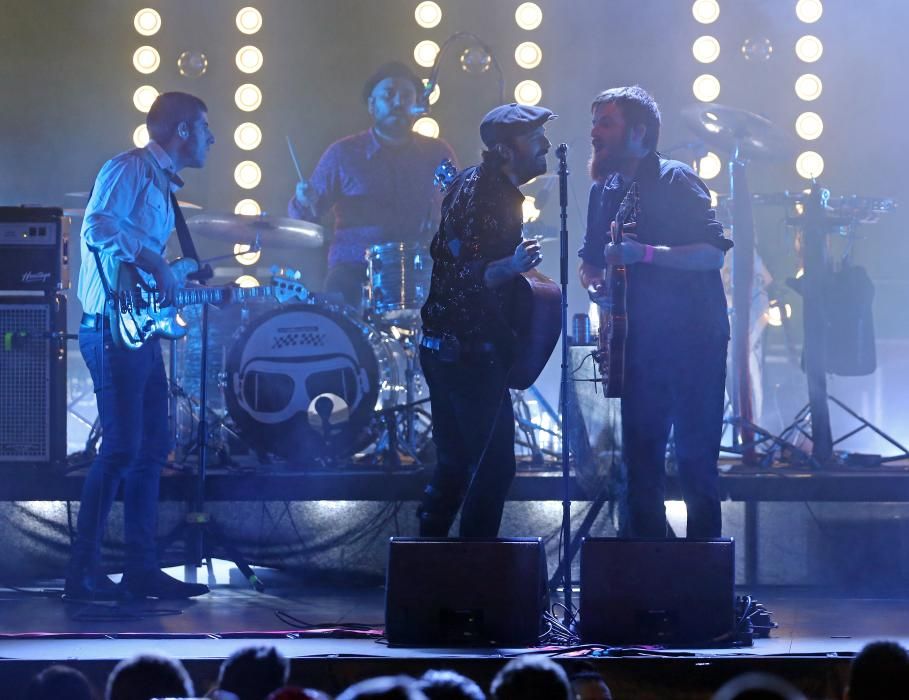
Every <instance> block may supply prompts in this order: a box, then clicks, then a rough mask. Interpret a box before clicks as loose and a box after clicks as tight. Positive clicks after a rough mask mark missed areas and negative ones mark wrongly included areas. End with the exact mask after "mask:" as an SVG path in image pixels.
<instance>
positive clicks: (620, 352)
mask: <svg viewBox="0 0 909 700" xmlns="http://www.w3.org/2000/svg"><path fill="white" fill-rule="evenodd" d="M639 216H640V198H639V195H638V183H637V182H632V183H631V187H629V188H628V191H627V192H626V193H625V197H624V198H623V199H622V203H621V204H620V205H619V210H618V212H617V213H616V217H615V233H614V234H613V242H614V243H621V242H622V231H623V230H624V228H625V227H626V226H627V225H629V224H632V223H636V222H637V220H638V218H639ZM605 287H606V296H605V299H604V301H603V302H601V303H599V306H600V330H599V332H598V333H597V350H596V352H595V353H594V359H595V360H596V362H597V364H598V365H599V368H600V375H601V377H602V381H603V393H604V394H605V395H606V396H607V397H608V398H614V399H616V398H621V397H622V394H623V392H624V389H625V341H626V340H627V338H628V309H627V304H626V301H627V293H628V278H627V272H626V269H625V266H624V265H609V266H608V267H607V268H606V281H605Z"/></svg>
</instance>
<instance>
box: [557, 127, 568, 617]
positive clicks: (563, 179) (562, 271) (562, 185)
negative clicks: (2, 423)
mask: <svg viewBox="0 0 909 700" xmlns="http://www.w3.org/2000/svg"><path fill="white" fill-rule="evenodd" d="M567 154H568V145H567V144H564V143H560V144H559V147H558V148H557V149H556V156H558V159H559V210H560V212H559V217H560V219H561V223H562V225H561V230H560V231H559V243H560V249H561V250H560V256H561V260H560V267H559V276H560V280H559V281H560V282H561V284H562V377H561V391H560V394H561V396H560V399H559V403H560V404H561V406H560V407H559V408H560V411H561V413H562V486H563V489H564V493H563V495H562V547H563V551H562V552H561V553H560V555H561V559H562V584H563V593H564V596H563V597H564V603H565V615H566V616H570V615H571V609H572V605H571V597H572V591H571V475H570V473H569V469H570V463H571V455H570V450H569V435H571V427H570V420H569V419H570V415H569V410H568V381H569V375H568V368H569V365H568V358H569V354H568V164H567V161H566V156H567Z"/></svg>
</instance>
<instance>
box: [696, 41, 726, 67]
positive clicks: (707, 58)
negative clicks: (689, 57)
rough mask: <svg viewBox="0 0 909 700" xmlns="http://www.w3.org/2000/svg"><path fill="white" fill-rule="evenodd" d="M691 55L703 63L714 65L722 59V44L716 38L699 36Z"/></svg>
mask: <svg viewBox="0 0 909 700" xmlns="http://www.w3.org/2000/svg"><path fill="white" fill-rule="evenodd" d="M691 53H693V54H694V58H695V60H697V61H699V62H701V63H713V62H714V61H715V60H716V59H718V58H719V57H720V42H719V41H718V40H717V39H716V37H712V36H699V37H698V38H697V39H695V40H694V43H693V44H692V45H691Z"/></svg>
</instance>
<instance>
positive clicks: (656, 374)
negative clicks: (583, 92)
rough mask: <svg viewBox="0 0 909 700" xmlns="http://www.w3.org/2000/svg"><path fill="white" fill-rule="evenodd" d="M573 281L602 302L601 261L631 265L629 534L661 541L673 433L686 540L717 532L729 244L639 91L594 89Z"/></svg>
mask: <svg viewBox="0 0 909 700" xmlns="http://www.w3.org/2000/svg"><path fill="white" fill-rule="evenodd" d="M591 111H592V114H593V129H592V130H591V134H590V135H591V139H592V142H593V155H592V158H591V163H590V169H591V175H592V176H593V179H594V180H595V182H594V185H593V187H592V188H591V190H590V201H589V205H588V214H587V233H586V235H585V237H584V246H583V247H582V248H581V250H580V251H579V255H580V257H581V265H580V277H581V284H583V285H584V287H585V288H586V289H587V290H588V292H589V294H590V296H591V298H592V299H593V300H594V301H596V302H598V303H604V304H605V303H607V302H608V293H609V290H608V288H607V286H606V285H604V269H605V268H606V266H607V265H625V266H626V269H627V312H628V337H627V344H626V351H625V375H624V392H623V395H622V441H623V451H624V462H625V467H626V469H627V476H628V523H627V534H628V535H629V536H631V537H648V538H650V537H652V538H660V537H665V536H666V534H667V530H666V514H665V508H664V506H663V501H664V469H665V459H666V445H667V441H668V438H669V432H670V429H672V433H673V436H674V439H675V449H676V455H677V458H678V467H679V479H680V481H681V487H682V495H683V497H684V499H685V503H686V505H687V508H688V530H687V535H688V537H692V538H694V537H719V535H720V525H721V519H720V502H719V497H718V494H717V459H718V457H719V446H720V437H721V434H722V425H723V389H724V380H725V374H726V345H727V342H728V339H729V323H728V319H727V317H726V300H725V297H724V294H723V283H722V280H721V278H720V268H721V267H722V266H723V258H724V254H725V252H726V251H727V250H729V248H731V247H732V242H731V241H730V240H728V239H726V238H724V237H723V227H722V225H721V224H720V223H719V222H718V221H717V220H716V218H715V216H714V212H713V210H712V209H711V208H710V196H709V194H708V190H707V187H705V185H704V183H703V182H701V180H700V179H698V177H697V176H696V175H695V174H694V172H693V171H692V170H691V169H690V168H689V167H688V166H686V165H685V164H683V163H680V162H678V161H673V160H666V159H665V158H662V157H661V156H660V155H659V153H657V151H656V147H657V140H658V138H659V133H660V112H659V108H658V107H657V104H656V102H655V101H654V100H653V98H652V97H651V96H650V95H649V94H648V93H647V92H646V91H644V90H643V89H642V88H640V87H638V86H633V87H622V88H613V89H611V90H606V91H605V92H602V93H600V94H599V95H597V97H596V99H595V100H594V101H593V105H592V108H591ZM632 181H636V182H637V183H638V188H639V193H640V199H639V206H640V216H639V219H638V221H637V224H636V225H635V226H634V227H629V229H628V230H627V232H626V233H625V234H624V236H623V241H622V242H621V243H614V242H613V240H612V237H611V235H610V232H611V223H612V222H613V221H614V219H615V216H616V213H617V210H618V208H619V206H620V203H621V201H622V199H623V198H624V194H625V192H626V191H627V190H628V188H629V186H630V185H631V183H632Z"/></svg>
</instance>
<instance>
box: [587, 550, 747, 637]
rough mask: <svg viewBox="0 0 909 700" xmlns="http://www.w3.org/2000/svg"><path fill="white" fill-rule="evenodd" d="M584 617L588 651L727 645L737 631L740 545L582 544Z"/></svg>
mask: <svg viewBox="0 0 909 700" xmlns="http://www.w3.org/2000/svg"><path fill="white" fill-rule="evenodd" d="M580 618H581V619H580V635H581V641H582V642H584V643H585V644H610V645H624V646H628V645H640V644H662V645H667V646H684V645H687V646H710V645H712V644H722V643H723V641H724V640H725V641H727V642H728V641H729V640H728V637H729V635H730V634H731V633H732V631H733V628H734V626H735V543H734V542H733V540H731V539H725V538H723V539H710V540H688V539H678V540H633V539H615V538H588V539H585V540H584V542H583V543H582V545H581V610H580Z"/></svg>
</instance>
